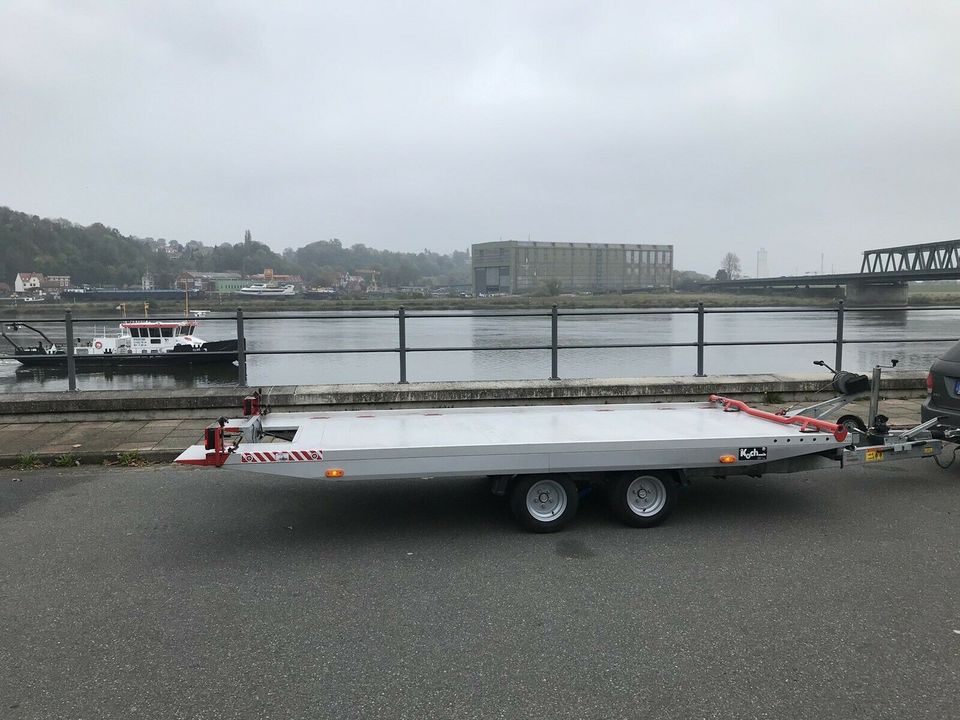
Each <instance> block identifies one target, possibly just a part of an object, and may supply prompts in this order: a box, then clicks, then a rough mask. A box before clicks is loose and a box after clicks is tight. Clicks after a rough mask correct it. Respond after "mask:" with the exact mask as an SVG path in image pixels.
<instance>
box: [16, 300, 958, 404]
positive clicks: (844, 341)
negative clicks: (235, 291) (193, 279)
mask: <svg viewBox="0 0 960 720" xmlns="http://www.w3.org/2000/svg"><path fill="white" fill-rule="evenodd" d="M905 310H911V311H924V310H960V306H943V305H938V306H918V307H870V308H866V307H863V308H855V309H848V308H846V307H845V306H844V303H843V301H842V300H841V301H839V302H838V303H837V305H836V306H835V307H804V308H780V307H776V308H706V307H704V305H703V303H698V304H697V307H696V308H690V309H649V310H648V309H613V310H606V309H604V310H574V309H571V310H560V309H559V308H558V307H557V306H556V305H554V306H553V307H552V308H550V309H549V310H547V311H543V310H534V311H507V312H483V311H480V312H477V311H469V312H464V311H461V312H443V313H439V312H416V313H409V312H408V311H407V310H406V309H405V308H404V307H402V306H401V307H400V308H399V309H398V310H397V311H396V312H389V311H388V312H386V313H364V312H356V313H340V314H337V315H315V314H313V315H293V314H291V315H287V314H285V315H282V316H277V315H250V316H246V315H244V312H243V309H242V308H238V309H237V311H236V313H235V315H233V316H227V317H222V316H221V317H205V318H204V322H235V323H236V334H237V353H236V354H237V366H238V367H237V382H238V383H239V384H240V385H241V386H246V384H247V360H248V358H249V357H250V356H251V355H332V354H336V355H349V354H363V353H394V354H396V355H397V356H398V360H399V380H398V382H399V383H400V384H405V383H407V356H408V355H409V354H410V353H437V352H439V353H443V352H494V351H503V350H541V351H543V350H549V351H550V375H549V379H550V380H559V379H560V369H559V365H560V363H559V356H560V351H561V350H564V351H567V350H589V349H612V348H629V349H644V348H696V351H697V362H696V365H697V366H696V376H697V377H705V376H706V372H705V367H704V350H705V349H706V348H708V347H735V346H739V347H746V346H776V345H833V346H834V348H835V356H834V367H835V368H836V370H838V371H839V370H840V369H841V368H842V367H843V349H844V346H845V345H852V344H869V343H888V342H891V339H890V338H856V339H848V338H846V337H845V336H844V318H845V316H846V314H847V313H851V312H870V313H877V312H897V313H902V312H904V311H905ZM752 313H805V314H811V313H823V314H831V315H834V316H835V328H836V331H835V333H834V335H833V337H829V338H803V339H797V338H793V339H789V340H707V339H706V334H705V331H706V316H707V315H724V314H752ZM631 315H669V316H675V315H695V316H696V318H697V332H696V339H695V340H692V341H690V342H655V343H602V344H586V343H577V344H564V343H562V342H560V327H559V325H560V318H562V317H572V316H604V317H609V316H631ZM456 317H470V318H477V317H488V318H491V317H495V318H508V317H523V318H536V317H542V318H547V319H548V320H549V323H550V343H549V344H540V345H496V346H472V345H471V346H428V347H416V346H410V345H408V344H407V322H408V321H409V320H414V319H415V320H421V319H429V318H456ZM364 318H367V319H373V318H375V319H380V320H383V319H394V320H396V321H397V345H396V346H393V347H374V348H277V349H270V350H250V349H248V348H247V342H246V340H247V337H246V325H245V324H246V322H247V321H250V320H269V321H270V322H284V321H287V320H310V321H317V322H322V321H324V320H342V319H364ZM152 319H155V320H160V319H164V318H160V317H158V318H152ZM166 319H170V318H166ZM176 319H177V320H180V319H182V318H179V317H178V318H176ZM23 322H24V321H23V320H21V319H12V320H0V325H2V326H3V327H6V326H7V325H8V324H11V323H21V324H22V323H23ZM29 322H30V323H35V324H44V323H46V324H60V323H62V324H63V326H64V330H65V332H64V335H65V339H66V342H65V351H66V352H65V354H66V370H67V378H68V386H69V389H70V390H71V391H73V390H76V389H77V373H76V364H75V356H74V325H75V324H76V323H91V322H92V323H97V322H105V323H115V322H117V318H74V317H73V315H72V312H71V311H70V310H67V311H65V313H64V317H63V318H62V319H60V318H36V319H30V321H29ZM956 340H957V338H956V337H929V338H928V337H922V338H899V339H897V340H896V342H901V343H933V342H938V343H939V342H943V343H948V342H956ZM213 354H220V355H233V353H232V352H220V353H213Z"/></svg>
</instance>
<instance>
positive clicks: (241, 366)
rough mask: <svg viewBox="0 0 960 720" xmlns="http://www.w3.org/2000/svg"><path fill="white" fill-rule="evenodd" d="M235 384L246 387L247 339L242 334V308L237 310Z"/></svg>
mask: <svg viewBox="0 0 960 720" xmlns="http://www.w3.org/2000/svg"><path fill="white" fill-rule="evenodd" d="M237 382H238V383H240V387H246V386H247V339H246V337H245V336H244V334H243V308H240V307H238V308H237Z"/></svg>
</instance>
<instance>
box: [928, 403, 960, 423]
mask: <svg viewBox="0 0 960 720" xmlns="http://www.w3.org/2000/svg"><path fill="white" fill-rule="evenodd" d="M937 417H939V418H943V420H942V422H943V424H944V425H950V426H952V427H960V410H955V409H947V408H942V407H938V406H937V405H932V404H931V402H930V398H927V399H926V400H924V401H923V404H922V405H921V406H920V420H921V422H926V421H927V420H933V419H934V418H937Z"/></svg>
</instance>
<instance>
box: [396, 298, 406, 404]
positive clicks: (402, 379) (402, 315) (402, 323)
mask: <svg viewBox="0 0 960 720" xmlns="http://www.w3.org/2000/svg"><path fill="white" fill-rule="evenodd" d="M397 319H398V320H399V322H400V384H401V385H406V384H407V311H406V310H405V309H404V307H403V305H401V306H400V311H399V312H398V313H397Z"/></svg>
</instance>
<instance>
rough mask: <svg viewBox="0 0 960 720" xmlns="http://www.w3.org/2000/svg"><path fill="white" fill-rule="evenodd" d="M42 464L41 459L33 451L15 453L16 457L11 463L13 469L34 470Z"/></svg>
mask: <svg viewBox="0 0 960 720" xmlns="http://www.w3.org/2000/svg"><path fill="white" fill-rule="evenodd" d="M43 466H44V465H43V461H42V460H41V459H40V458H39V457H38V456H37V455H35V454H34V453H26V454H23V455H17V459H16V461H15V462H14V463H13V467H14V469H15V470H34V469H36V468H42V467H43Z"/></svg>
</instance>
